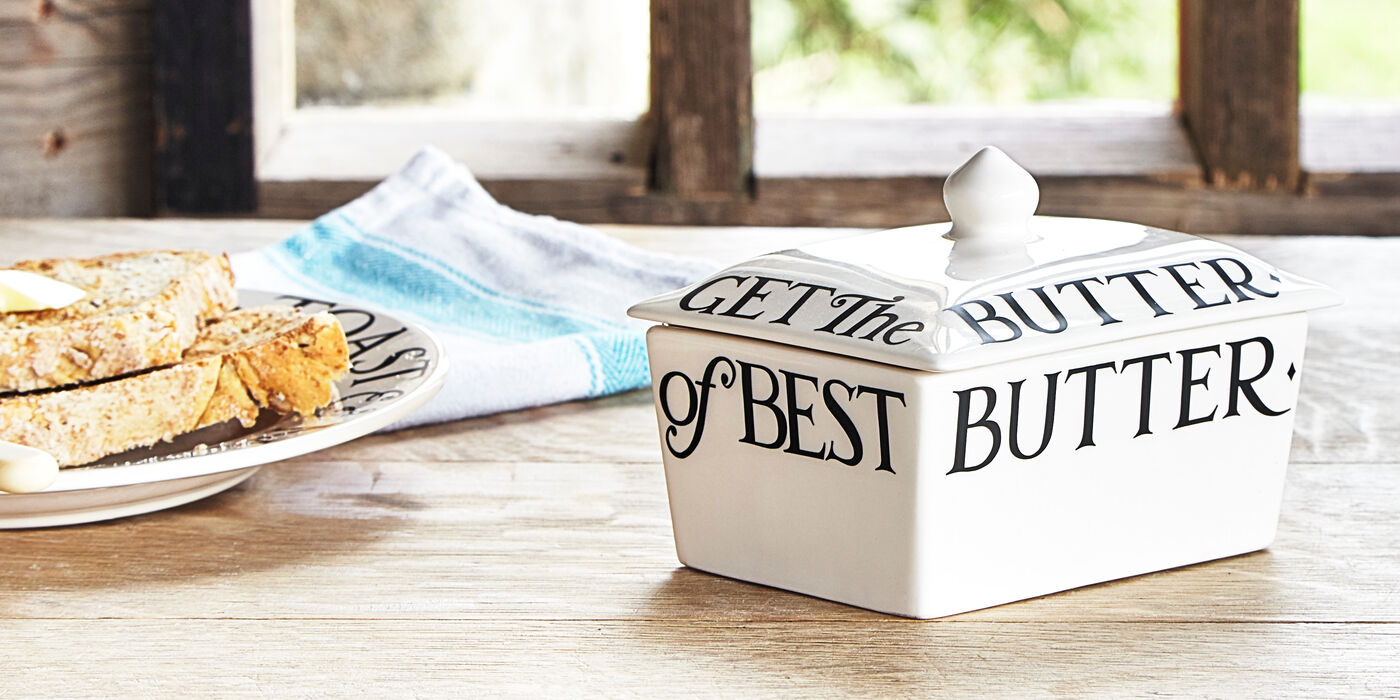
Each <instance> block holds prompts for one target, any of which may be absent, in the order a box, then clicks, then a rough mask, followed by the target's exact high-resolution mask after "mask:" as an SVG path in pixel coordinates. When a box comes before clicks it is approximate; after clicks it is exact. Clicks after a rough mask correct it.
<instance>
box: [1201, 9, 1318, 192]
mask: <svg viewBox="0 0 1400 700" xmlns="http://www.w3.org/2000/svg"><path fill="white" fill-rule="evenodd" d="M1180 8H1181V10H1180V11H1181V17H1180V21H1181V55H1180V58H1179V65H1180V71H1181V73H1180V78H1181V80H1180V90H1181V116H1182V119H1183V121H1184V122H1185V125H1186V128H1187V131H1188V133H1189V134H1190V135H1191V139H1192V141H1193V142H1194V144H1195V146H1196V152H1197V154H1198V155H1199V156H1200V159H1201V164H1202V166H1203V168H1204V170H1205V174H1206V181H1207V182H1209V183H1210V184H1211V185H1213V186H1216V187H1223V188H1236V189H1265V190H1291V189H1295V188H1297V186H1298V180H1299V171H1300V168H1299V164H1298V0H1181V5H1180Z"/></svg>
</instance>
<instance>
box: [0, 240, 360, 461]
mask: <svg viewBox="0 0 1400 700" xmlns="http://www.w3.org/2000/svg"><path fill="white" fill-rule="evenodd" d="M11 269H14V270H22V271H26V272H30V273H35V274H38V275H42V276H45V277H48V278H50V279H54V280H58V281H60V282H64V283H66V284H69V285H72V286H74V287H77V288H79V289H81V290H83V291H85V292H86V294H85V295H84V296H83V297H82V298H81V299H79V300H78V301H76V302H74V303H71V304H68V305H67V306H63V307H61V308H54V309H43V310H36V311H21V312H7V313H0V441H5V442H12V443H18V444H20V445H25V446H28V447H33V448H36V449H40V450H43V451H45V452H48V453H49V454H50V455H52V456H53V457H54V459H55V460H57V462H58V464H59V465H60V466H75V465H82V464H87V463H89V462H92V461H95V460H97V459H100V458H102V457H104V456H107V455H111V454H116V453H120V452H125V451H127V450H130V449H133V448H136V447H143V446H148V445H153V444H155V443H157V442H160V441H162V440H170V439H171V438H173V437H175V436H176V435H180V434H183V433H187V432H190V431H192V430H196V429H198V428H202V427H205V426H210V425H214V424H218V423H223V422H225V421H231V420H237V421H239V422H241V423H242V424H243V425H244V426H245V427H248V426H252V425H253V423H254V422H256V419H257V417H258V414H259V412H260V411H262V410H271V411H276V412H279V413H297V414H301V415H312V414H314V413H315V412H316V410H317V409H318V408H320V407H322V406H325V405H327V404H329V403H330V402H331V401H333V400H334V398H335V380H336V379H338V378H339V377H341V376H342V375H344V373H345V372H346V371H347V370H348V369H349V359H348V353H347V348H346V342H345V333H344V331H342V330H341V327H340V324H339V323H338V322H337V321H336V319H335V317H334V316H333V315H331V314H329V313H319V314H314V315H313V314H305V313H302V312H301V311H298V310H296V309H294V308H292V307H289V306H263V307H258V308H251V309H235V307H236V306H237V293H236V292H235V290H234V283H233V282H234V281H233V273H232V271H231V270H230V268H229V262H228V258H227V257H226V256H224V255H209V254H205V253H195V252H175V251H151V252H141V253H122V254H116V255H108V256H105V257H99V258H88V259H62V260H38V261H30V262H22V263H19V264H16V265H14V266H13V267H12V268H11Z"/></svg>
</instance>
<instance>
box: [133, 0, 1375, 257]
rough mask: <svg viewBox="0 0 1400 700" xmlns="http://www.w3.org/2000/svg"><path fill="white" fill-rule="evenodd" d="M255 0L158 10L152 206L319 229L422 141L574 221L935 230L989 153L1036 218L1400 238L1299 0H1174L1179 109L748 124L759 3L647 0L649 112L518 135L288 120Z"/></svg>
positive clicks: (268, 29)
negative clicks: (919, 226) (1330, 108)
mask: <svg viewBox="0 0 1400 700" xmlns="http://www.w3.org/2000/svg"><path fill="white" fill-rule="evenodd" d="M249 1H250V6H246V7H242V9H241V10H240V9H239V6H240V5H241V3H232V4H229V5H225V4H222V3H192V4H185V3H180V2H178V1H177V0H157V24H156V26H157V37H156V60H155V62H156V67H157V81H156V84H157V109H156V112H157V119H158V122H159V127H160V128H159V130H158V138H157V154H158V158H157V160H158V168H157V172H158V179H157V189H158V193H159V201H160V204H161V206H162V208H163V209H164V210H165V211H172V212H186V213H236V212H255V213H257V214H259V215H264V216H282V217H296V218H305V217H311V216H315V215H317V214H319V213H321V212H324V211H326V210H328V209H330V208H333V207H335V206H337V205H339V204H342V203H344V202H346V201H348V200H349V199H351V198H353V197H354V196H356V195H358V194H360V193H362V192H364V191H365V190H367V189H368V188H369V187H371V186H373V184H374V183H376V182H378V181H379V180H380V179H382V178H383V177H384V176H385V175H387V174H388V173H389V172H392V170H393V169H394V168H396V167H397V166H398V165H399V164H400V163H401V162H402V160H403V159H404V158H405V157H406V156H407V155H408V154H409V153H411V152H412V151H413V150H414V148H416V146H418V145H420V144H424V143H435V144H437V145H439V146H440V147H443V148H444V149H446V150H447V151H448V152H450V153H452V154H453V155H454V156H456V157H458V158H459V159H461V160H462V161H463V162H465V163H467V164H468V165H469V166H470V167H472V169H473V170H474V172H475V173H476V174H477V176H478V177H479V178H480V179H481V180H482V181H483V183H484V184H485V185H486V187H487V189H488V190H490V191H491V192H492V193H493V194H494V195H495V196H496V197H497V198H498V199H500V200H501V201H503V202H505V203H506V204H509V205H511V206H514V207H516V208H519V209H522V210H524V211H530V212H537V213H544V214H551V215H554V216H558V217H561V218H568V219H573V220H577V221H583V222H611V223H641V224H716V225H798V226H872V227H879V226H896V225H903V224H911V223H921V222H927V221H934V220H939V219H942V218H945V217H946V211H945V210H944V209H943V205H942V198H941V196H940V191H941V186H942V181H943V178H944V176H945V175H946V174H947V173H948V172H949V170H950V169H951V168H952V167H954V166H955V165H956V164H957V163H958V162H960V161H961V159H962V158H963V157H965V156H966V155H968V154H970V152H971V151H972V150H974V149H975V148H976V147H978V146H980V145H981V144H984V143H996V144H998V145H1001V146H1002V147H1003V148H1005V149H1006V150H1008V151H1009V152H1010V153H1012V154H1013V156H1015V157H1017V158H1018V160H1020V161H1022V163H1023V164H1025V165H1026V166H1027V167H1029V168H1030V169H1031V170H1032V171H1033V172H1035V173H1036V175H1037V178H1038V179H1039V181H1040V183H1041V188H1042V199H1041V202H1042V203H1041V207H1040V212H1041V213H1043V214H1052V215H1063V216H1098V217H1106V218H1119V219H1126V220H1133V221H1139V222H1143V223H1147V224H1154V225H1159V226H1164V227H1168V228H1174V229H1180V230H1187V231H1199V232H1249V233H1355V234H1400V138H1398V137H1400V133H1398V132H1400V128H1397V119H1396V118H1395V117H1394V115H1392V114H1388V113H1387V114H1381V115H1377V116H1375V117H1372V118H1365V117H1354V116H1348V115H1340V116H1332V117H1329V116H1325V115H1319V116H1317V117H1311V118H1310V117H1309V116H1307V115H1304V116H1303V117H1302V118H1300V114H1299V102H1298V43H1299V42H1298V0H1231V1H1230V2H1222V1H1220V0H1181V2H1180V28H1181V31H1180V35H1181V51H1180V86H1181V88H1180V99H1179V100H1178V104H1177V105H1176V108H1175V109H1174V110H1168V109H1166V108H1164V109H1163V111H1162V112H1161V113H1095V112H1088V113H1086V112H1082V111H1079V112H1067V111H1065V110H1064V109H1062V108H1050V109H1047V108H1036V107H1029V108H1024V109H1018V110H1011V111H999V112H991V113H978V112H974V111H969V110H961V109H929V110H926V111H924V112H919V113H911V114H904V115H896V116H870V117H852V118H830V117H800V116H794V117H779V116H773V117H766V116H764V117H760V118H758V119H755V118H754V114H753V106H752V97H751V87H750V84H751V70H752V65H751V64H752V62H751V58H750V50H749V0H652V3H651V5H652V8H651V48H652V71H651V85H650V87H651V98H650V110H649V112H648V114H647V115H646V116H645V117H643V118H642V119H640V120H638V121H636V122H629V121H539V122H529V123H519V122H513V123H504V122H489V121H462V120H460V119H453V118H442V117H435V116H432V114H431V113H428V112H413V111H411V110H410V111H408V112H404V111H384V110H362V111H361V110H347V111H346V112H345V113H344V114H338V115H329V116H328V115H326V114H324V113H318V112H312V113H302V112H298V111H296V110H294V109H293V108H292V105H293V95H292V91H293V88H294V81H293V80H292V76H293V72H292V71H293V67H292V43H291V42H292V37H291V32H292V30H293V25H292V20H291V5H290V0H249ZM214 34H218V35H220V36H217V37H216V36H213V35H214ZM171 37H177V38H179V40H175V41H172V40H171ZM230 37H231V40H230ZM240 41H241V42H243V43H242V44H240V43H239V42H240ZM249 43H251V48H250V47H249ZM188 66H199V67H202V68H203V69H205V70H212V71H213V72H214V76H215V79H211V77H210V74H209V73H207V72H203V73H201V72H196V71H188V70H186V71H181V70H180V68H182V67H188ZM240 78H246V80H243V81H240ZM230 96H231V97H230ZM211 110H213V111H218V113H217V114H211ZM219 110H222V111H219ZM249 120H251V122H252V127H251V128H248V121H249ZM177 136H178V138H177Z"/></svg>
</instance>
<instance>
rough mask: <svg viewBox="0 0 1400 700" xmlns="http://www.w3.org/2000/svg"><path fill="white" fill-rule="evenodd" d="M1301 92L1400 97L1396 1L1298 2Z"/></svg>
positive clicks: (1399, 8)
mask: <svg viewBox="0 0 1400 700" xmlns="http://www.w3.org/2000/svg"><path fill="white" fill-rule="evenodd" d="M1300 12H1301V17H1300V20H1301V24H1302V47H1301V49H1300V53H1301V54H1302V55H1301V56H1300V59H1301V62H1302V89H1303V94H1305V95H1307V96H1309V97H1321V96H1335V97H1377V98H1391V99H1393V98H1400V2H1394V0H1385V1H1381V2H1378V1H1377V0H1303V3H1302V5H1301V7H1300Z"/></svg>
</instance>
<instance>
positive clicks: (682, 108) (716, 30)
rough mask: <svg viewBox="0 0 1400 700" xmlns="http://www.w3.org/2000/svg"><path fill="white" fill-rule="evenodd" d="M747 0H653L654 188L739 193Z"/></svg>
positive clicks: (747, 88)
mask: <svg viewBox="0 0 1400 700" xmlns="http://www.w3.org/2000/svg"><path fill="white" fill-rule="evenodd" d="M752 63H753V62H752V59H751V57H750V49H749V0H652V3H651V112H650V118H651V120H652V124H653V128H654V129H655V132H654V134H655V144H654V146H653V151H652V159H651V163H652V171H651V183H652V187H653V189H654V190H656V191H658V192H662V193H668V194H674V195H676V196H678V197H680V198H681V199H686V200H694V201H725V200H734V199H739V198H743V197H744V196H746V195H747V193H748V191H749V185H750V181H751V177H752V172H753V95H752V93H753V89H752V84H751V83H752V80H751V74H752V69H753V65H752Z"/></svg>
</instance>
